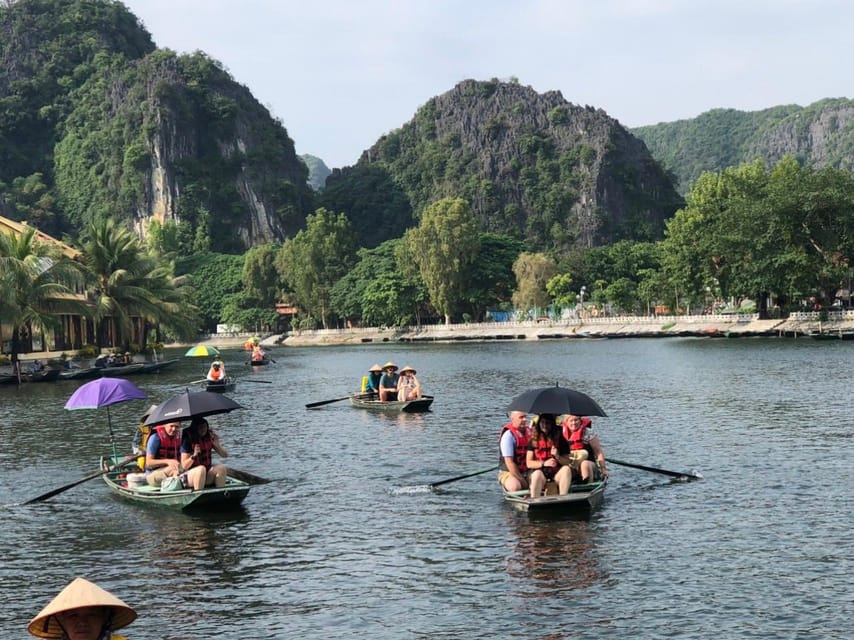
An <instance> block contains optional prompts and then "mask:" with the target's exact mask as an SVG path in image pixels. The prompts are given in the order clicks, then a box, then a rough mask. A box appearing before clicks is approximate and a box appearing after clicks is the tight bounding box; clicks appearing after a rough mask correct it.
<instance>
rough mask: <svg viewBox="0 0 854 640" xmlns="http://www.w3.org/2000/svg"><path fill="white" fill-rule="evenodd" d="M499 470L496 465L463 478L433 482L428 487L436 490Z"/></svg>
mask: <svg viewBox="0 0 854 640" xmlns="http://www.w3.org/2000/svg"><path fill="white" fill-rule="evenodd" d="M497 470H498V465H495V466H494V467H489V468H488V469H481V470H480V471H475V472H473V473H467V474H465V475H463V476H457V477H456V478H448V479H447V480H439V482H431V483H430V484H429V485H427V486H428V487H430V488H431V489H434V488H435V487H438V486H441V485H443V484H448V483H449V482H456V481H457V480H464V479H465V478H471V477H473V476H479V475H482V474H484V473H489V472H490V471H497Z"/></svg>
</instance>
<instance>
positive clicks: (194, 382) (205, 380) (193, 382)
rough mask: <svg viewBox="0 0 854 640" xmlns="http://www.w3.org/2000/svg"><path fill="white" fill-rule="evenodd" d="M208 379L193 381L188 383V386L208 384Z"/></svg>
mask: <svg viewBox="0 0 854 640" xmlns="http://www.w3.org/2000/svg"><path fill="white" fill-rule="evenodd" d="M207 381H208V379H207V378H202V379H201V380H193V381H192V382H188V383H187V384H199V383H200V382H207Z"/></svg>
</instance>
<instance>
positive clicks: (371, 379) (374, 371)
mask: <svg viewBox="0 0 854 640" xmlns="http://www.w3.org/2000/svg"><path fill="white" fill-rule="evenodd" d="M382 377H383V368H382V367H381V366H380V365H378V364H375V365H374V366H372V367H371V368H370V369H368V375H366V376H363V377H362V391H361V392H362V394H363V395H364V394H368V393H369V394H371V395H372V396H378V395H379V393H380V378H382Z"/></svg>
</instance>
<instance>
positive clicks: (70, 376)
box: [59, 367, 103, 380]
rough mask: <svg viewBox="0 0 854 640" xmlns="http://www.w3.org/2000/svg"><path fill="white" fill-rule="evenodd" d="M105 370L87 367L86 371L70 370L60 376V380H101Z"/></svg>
mask: <svg viewBox="0 0 854 640" xmlns="http://www.w3.org/2000/svg"><path fill="white" fill-rule="evenodd" d="M102 371H103V369H101V368H100V367H86V368H85V369H69V370H67V371H63V372H62V373H60V374H59V379H60V380H92V379H94V378H100V377H101V372H102Z"/></svg>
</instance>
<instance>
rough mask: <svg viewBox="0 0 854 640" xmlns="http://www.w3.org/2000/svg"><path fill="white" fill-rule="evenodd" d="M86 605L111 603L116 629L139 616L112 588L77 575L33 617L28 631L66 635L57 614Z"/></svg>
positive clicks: (44, 635)
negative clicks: (107, 588) (110, 589)
mask: <svg viewBox="0 0 854 640" xmlns="http://www.w3.org/2000/svg"><path fill="white" fill-rule="evenodd" d="M83 607H107V608H109V609H112V614H113V621H112V623H111V627H112V630H114V631H115V630H117V629H121V628H122V627H126V626H128V625H129V624H130V623H131V622H133V621H134V620H136V611H134V610H133V609H132V608H131V607H129V606H128V605H126V604H125V603H124V602H122V601H121V600H119V599H118V598H117V597H116V596H114V595H113V594H112V593H110V592H109V591H105V590H104V589H102V588H101V587H99V586H98V585H96V584H93V583H92V582H89V581H88V580H86V579H85V578H75V579H74V580H73V581H72V582H71V583H70V584H69V585H68V586H67V587H65V589H63V590H62V591H60V592H59V595H58V596H56V597H55V598H54V599H53V600H51V601H50V603H49V604H48V605H47V606H46V607H45V608H44V609H42V610H41V613H39V614H38V615H37V616H36V617H35V618H33V619H32V620H30V624H28V625H27V631H29V632H30V634H31V635H34V636H35V637H37V638H55V639H56V640H60V639H61V638H63V637H64V636H63V631H62V627H60V626H59V623H58V622H57V621H56V614H58V613H63V612H65V611H71V610H72V609H81V608H83Z"/></svg>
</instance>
